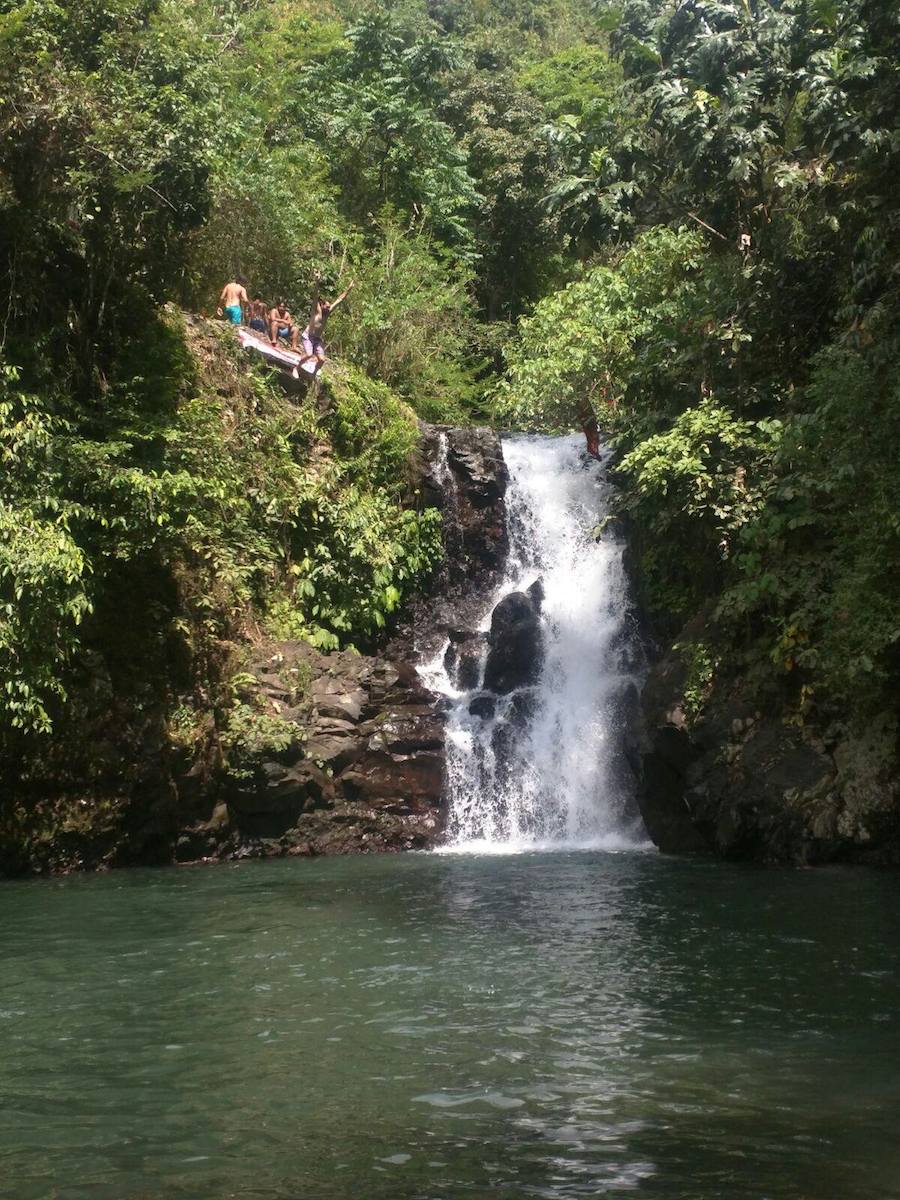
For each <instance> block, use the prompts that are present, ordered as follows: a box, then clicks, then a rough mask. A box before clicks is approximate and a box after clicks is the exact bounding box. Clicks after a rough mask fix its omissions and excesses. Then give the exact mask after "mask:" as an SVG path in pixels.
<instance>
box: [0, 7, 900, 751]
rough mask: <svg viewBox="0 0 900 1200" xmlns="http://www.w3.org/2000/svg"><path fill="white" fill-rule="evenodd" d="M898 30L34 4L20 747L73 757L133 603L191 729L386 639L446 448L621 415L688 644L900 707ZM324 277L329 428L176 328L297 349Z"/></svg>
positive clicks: (839, 14) (18, 570)
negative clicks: (258, 302)
mask: <svg viewBox="0 0 900 1200" xmlns="http://www.w3.org/2000/svg"><path fill="white" fill-rule="evenodd" d="M897 21H898V18H897V13H896V11H895V6H892V5H889V4H885V3H883V0H827V2H826V0H814V2H810V0H779V2H777V3H776V2H774V0H735V2H730V0H721V2H720V0H682V2H679V3H675V2H674V0H625V2H624V3H623V4H621V5H620V6H613V5H609V4H606V3H604V2H603V0H549V2H545V3H542V4H537V3H536V2H534V0H490V2H488V3H484V2H483V0H427V3H426V0H398V2H396V3H391V4H388V5H370V4H367V3H357V2H356V0H330V2H329V0H325V2H324V3H319V4H316V5H313V4H311V3H309V0H215V2H214V3H209V2H208V0H203V2H201V0H178V2H177V3H176V2H175V0H97V3H95V4H93V5H91V6H90V8H89V10H88V9H85V8H84V6H76V5H72V4H68V3H63V2H62V0H57V2H55V3H54V2H47V3H41V4H35V3H33V2H32V0H0V276H2V294H0V368H2V370H0V457H2V462H3V468H4V469H3V477H2V479H0V679H2V686H0V726H2V729H3V730H5V731H6V732H7V733H9V731H10V730H18V731H26V732H27V731H29V730H30V731H41V730H46V729H47V728H49V726H50V725H51V723H52V720H53V718H54V716H55V714H58V713H59V712H61V711H62V710H63V707H64V703H65V695H66V692H67V689H68V688H69V686H70V682H71V679H72V678H73V672H75V673H77V670H78V668H79V664H83V662H84V661H85V656H86V655H88V656H90V655H92V654H93V655H100V657H101V658H102V657H104V656H105V657H106V658H107V659H112V658H113V657H115V656H118V658H119V659H121V658H122V638H121V630H120V629H116V630H114V629H113V628H112V626H113V625H114V624H115V622H112V623H111V622H110V614H114V613H116V612H117V611H123V612H127V613H128V625H129V629H130V630H131V631H132V632H133V635H134V645H135V646H137V647H140V655H141V656H142V658H141V663H142V665H141V666H140V667H138V668H136V671H137V673H138V674H140V675H141V676H142V678H147V677H149V675H153V677H154V678H158V689H157V690H158V693H159V695H160V696H162V697H163V700H162V703H163V704H164V705H168V706H170V707H171V706H177V705H179V704H182V702H183V699H184V694H185V692H186V691H189V690H190V689H191V688H193V689H194V691H195V692H196V693H197V694H198V695H200V694H201V693H203V694H205V689H207V688H208V685H209V682H210V679H211V678H212V676H213V675H214V674H215V669H216V668H215V665H214V660H215V657H216V656H215V646H216V644H217V643H218V642H221V641H222V640H227V639H228V638H229V637H232V636H237V635H238V633H239V631H240V630H241V628H245V627H246V626H247V624H248V622H249V623H250V624H251V625H253V626H254V627H256V628H258V629H260V630H262V631H264V632H267V633H273V634H275V635H285V636H286V635H290V636H302V637H307V638H310V639H311V640H312V641H314V642H315V643H316V644H317V645H319V646H321V647H324V648H328V647H332V646H335V645H342V646H343V645H359V646H363V645H372V644H375V641H376V640H377V638H378V636H379V631H380V630H381V629H382V628H383V627H385V626H386V625H388V624H389V622H390V616H391V613H392V612H393V611H395V610H396V608H397V606H398V605H399V604H400V603H401V602H402V599H403V597H404V595H405V594H407V592H408V590H409V588H411V587H413V586H415V583H416V581H417V580H418V579H420V578H421V577H422V576H423V574H425V573H427V571H428V570H429V569H430V568H431V566H432V565H433V563H434V559H435V554H436V546H437V526H436V518H435V516H434V514H428V513H422V512H420V511H419V510H418V506H417V498H416V497H415V496H414V495H412V494H411V491H410V487H409V484H408V481H407V476H406V469H405V463H406V461H407V458H408V454H409V451H410V448H411V445H412V442H413V439H414V421H415V416H416V415H418V416H422V417H425V418H427V419H430V420H446V421H451V422H464V421H467V420H471V419H481V418H483V417H484V415H485V414H486V413H490V414H491V415H492V418H493V419H494V420H496V421H497V422H498V423H499V424H501V425H507V424H514V425H516V426H519V427H525V428H541V429H554V430H564V429H570V428H572V427H573V426H577V425H578V424H579V423H580V422H581V421H582V420H583V419H584V418H585V417H586V416H588V415H590V414H591V413H593V414H595V415H596V416H597V417H598V418H599V420H600V423H601V425H602V426H603V427H604V428H605V429H607V430H608V432H609V434H610V436H611V438H612V439H613V442H614V444H615V447H616V450H617V455H618V472H619V478H620V481H621V485H622V492H621V495H622V505H623V508H624V509H625V510H626V511H627V513H628V516H629V520H630V522H631V528H632V530H633V535H634V539H635V546H636V548H637V551H638V558H639V561H640V564H641V568H642V569H641V579H642V581H643V590H644V595H643V599H644V603H645V604H646V606H647V607H648V608H649V610H650V611H651V612H652V614H653V616H654V617H655V619H656V621H657V624H658V626H659V628H660V629H662V630H664V631H665V632H666V633H667V634H672V635H675V634H676V633H677V630H678V629H679V628H680V626H681V625H682V624H683V622H684V621H685V620H686V619H687V618H688V617H689V616H691V615H692V614H693V613H695V612H696V611H697V610H698V608H700V607H702V606H706V607H709V605H710V604H711V603H712V605H713V606H714V607H715V610H716V623H717V629H718V634H717V636H718V637H719V638H720V640H721V643H722V645H723V646H725V647H726V651H725V652H724V653H722V652H721V648H718V649H716V651H715V654H714V656H713V657H714V660H715V662H716V663H717V664H722V665H723V669H729V670H733V671H736V672H741V673H743V674H744V675H746V677H747V678H748V679H750V680H753V681H755V682H756V684H757V685H758V686H759V687H760V688H761V689H763V690H764V689H766V688H768V689H773V688H774V689H777V690H779V691H780V694H781V696H782V698H783V699H784V700H785V701H786V703H787V704H788V705H789V706H790V705H794V706H797V707H798V708H803V707H804V706H805V707H806V708H808V707H809V706H810V705H812V704H819V705H821V706H822V708H823V710H826V709H827V707H828V705H829V704H831V703H832V702H834V701H844V700H846V698H847V697H849V696H851V695H852V696H853V697H854V698H855V699H854V702H856V701H857V700H858V701H859V704H860V705H862V707H865V706H869V707H872V706H878V705H879V704H882V703H883V700H884V696H885V695H886V690H887V689H888V686H889V681H890V680H891V679H892V678H896V672H897V668H898V665H900V664H898V654H900V650H898V647H900V627H898V625H897V620H896V595H897V578H898V573H900V529H898V522H897V515H896V505H895V499H894V498H895V497H896V495H897V485H898V483H900V479H898V465H897V462H898V458H897V455H896V453H895V448H896V445H897V434H898V429H897V424H898V419H900V418H898V403H897V395H896V374H897V372H896V367H897V360H898V347H897V334H896V332H895V330H896V326H897V320H896V318H897V309H898V302H897V292H898V276H897V267H896V264H897V261H898V218H897V202H896V194H895V192H896V179H897V178H898V167H900V161H898V159H900V154H898V135H897V126H898V122H897V114H898V73H897V61H898V49H900V44H898V24H897ZM316 270H318V271H320V272H321V273H322V274H323V277H324V285H323V286H324V290H325V291H326V292H328V291H331V290H340V289H341V288H343V287H344V286H346V284H347V282H348V281H349V280H350V279H351V278H355V279H356V280H357V287H356V289H355V291H354V292H353V294H352V297H351V299H350V301H349V302H348V304H347V305H346V306H345V307H344V308H343V309H342V310H340V311H339V313H338V314H336V316H335V317H334V319H333V321H332V322H331V324H330V326H329V344H330V347H331V350H332V351H333V353H334V355H335V359H336V362H337V364H339V365H337V366H336V367H335V369H334V370H333V372H332V374H331V383H330V385H329V387H330V397H329V412H328V414H327V415H326V416H320V415H318V414H317V413H316V411H315V410H314V408H313V406H312V405H311V404H306V405H304V404H299V405H297V404H292V403H288V402H286V401H285V400H284V398H283V397H281V396H279V395H277V394H275V393H273V392H272V391H271V390H270V389H269V388H268V387H267V386H266V385H265V383H264V382H263V381H262V380H261V379H258V378H256V377H255V376H253V374H252V373H250V374H248V373H247V372H246V370H244V369H243V368H239V367H238V366H237V365H236V363H235V362H234V361H233V360H232V357H231V348H230V347H231V343H230V342H229V341H228V340H227V339H225V338H223V339H222V340H221V341H220V343H217V345H218V348H217V349H216V351H215V352H214V353H212V354H211V353H210V351H209V345H210V341H209V338H210V337H211V335H210V334H209V332H208V330H207V331H206V332H203V333H202V334H201V335H199V336H198V335H197V331H196V329H194V328H193V327H192V326H190V325H187V326H186V325H185V323H184V319H183V318H182V317H180V316H179V315H178V309H179V308H181V309H186V310H188V311H193V312H206V313H209V312H211V311H212V310H213V308H214V306H215V303H216V297H217V294H218V291H219V289H220V287H221V285H222V283H223V282H224V281H225V279H227V278H229V277H231V276H232V275H234V274H235V273H238V272H240V273H242V274H244V275H245V276H247V278H248V280H249V284H250V291H251V293H252V292H260V293H261V294H262V295H263V296H264V297H265V298H266V299H267V300H274V299H276V298H277V297H279V296H284V297H286V298H287V300H288V302H289V304H290V305H291V307H292V309H293V311H294V313H295V315H296V316H299V317H300V318H301V319H302V317H303V316H304V315H305V307H306V305H307V304H308V301H309V296H310V291H311V286H312V279H313V273H314V271H316ZM204 329H205V327H204ZM198 355H199V358H198ZM148 581H150V583H148ZM150 584H152V586H151V585H150ZM126 601H127V603H126ZM711 653H712V652H711ZM176 660H177V662H179V663H181V662H182V661H183V660H184V661H189V662H190V663H192V664H193V666H192V670H193V675H191V674H190V672H188V676H187V678H185V676H184V672H183V671H182V672H181V674H180V675H179V676H178V682H177V684H176V682H174V680H175V675H176V674H178V672H176V671H175V668H174V667H173V665H172V664H173V663H174V662H175V661H176ZM710 661H712V659H711V660H710ZM147 663H152V670H151V669H150V667H148V666H147ZM179 670H181V669H180V668H179ZM154 672H155V675H154ZM122 686H126V684H125V683H123V684H122ZM4 736H5V734H4ZM15 736H20V733H16V734H15Z"/></svg>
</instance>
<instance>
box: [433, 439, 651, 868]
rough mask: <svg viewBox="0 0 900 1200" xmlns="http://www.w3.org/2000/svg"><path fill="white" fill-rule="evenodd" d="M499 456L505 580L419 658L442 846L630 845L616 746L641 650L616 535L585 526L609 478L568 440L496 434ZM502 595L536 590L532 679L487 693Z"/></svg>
mask: <svg viewBox="0 0 900 1200" xmlns="http://www.w3.org/2000/svg"><path fill="white" fill-rule="evenodd" d="M503 454H504V458H505V460H506V464H507V468H508V470H509V485H508V489H507V493H506V514H507V527H508V534H509V556H508V559H507V566H506V572H505V577H504V579H503V581H502V583H501V585H500V587H499V589H498V591H497V593H496V594H495V595H494V596H493V597H492V599H491V602H490V604H489V605H488V606H487V608H486V610H485V612H484V613H483V617H482V620H481V623H480V625H479V628H478V629H477V630H472V631H451V637H450V640H449V641H448V642H446V643H445V645H444V647H443V648H442V650H441V651H440V653H439V654H438V655H437V657H436V658H435V659H434V660H432V662H430V663H428V664H427V665H426V666H425V667H423V668H422V674H423V676H424V677H425V679H426V681H427V683H428V684H429V686H430V687H431V688H432V689H433V690H435V691H437V692H439V693H441V694H443V695H444V697H445V698H446V704H447V708H448V712H447V784H446V786H447V788H448V792H449V794H448V805H449V820H448V831H447V846H448V848H456V849H464V850H465V849H467V850H479V849H481V850H493V851H502V850H510V851H515V850H522V849H529V848H530V849H539V848H545V847H557V846H571V847H582V846H584V847H586V846H597V847H605V848H620V847H624V846H631V845H635V844H638V843H642V842H643V841H644V838H645V835H644V833H643V829H642V826H641V823H640V819H639V817H638V816H637V814H636V810H635V808H634V805H633V799H632V794H631V793H632V784H633V779H632V777H631V772H630V767H629V765H628V754H627V748H628V737H629V731H630V734H631V735H632V736H633V732H634V728H635V725H634V720H635V714H636V702H637V695H638V690H637V687H638V683H639V675H640V669H641V660H640V655H639V652H638V651H637V648H636V639H635V638H634V637H633V636H632V634H631V630H630V622H629V619H628V605H627V588H626V578H625V572H624V568H623V564H622V545H621V543H620V542H619V541H618V540H617V539H616V537H615V536H614V535H613V534H612V533H610V532H604V533H603V534H602V535H601V536H597V532H598V531H597V526H598V524H599V523H601V522H602V518H603V516H604V515H605V514H606V513H608V511H609V499H610V485H609V484H608V482H607V481H606V478H605V472H604V469H603V466H602V465H601V464H600V463H597V462H595V461H594V460H593V459H590V458H588V456H587V455H586V453H585V451H584V443H583V441H582V439H581V438H579V437H575V436H573V437H565V438H550V437H532V436H513V437H507V438H505V439H504V440H503ZM535 584H537V585H538V589H537V591H536V589H535V588H534V587H533V586H532V585H535ZM529 588H532V591H531V593H530V594H529V593H528V592H527V589H529ZM541 588H542V590H543V598H542V600H541V597H540V589H541ZM511 593H525V594H524V595H521V596H520V597H519V598H518V599H516V600H514V601H507V605H509V604H511V603H516V604H518V605H519V608H520V610H521V611H523V612H525V613H526V616H527V614H528V612H529V608H528V605H529V604H530V603H531V600H530V598H529V595H530V596H531V597H535V598H536V606H537V605H539V614H540V615H539V617H538V616H537V615H535V616H534V617H533V621H534V623H535V625H536V626H538V632H537V637H538V638H539V641H540V643H541V644H542V649H543V657H542V659H540V658H539V656H537V655H535V656H534V663H535V673H534V677H533V678H531V679H527V680H526V681H525V682H524V683H523V684H521V685H520V686H514V687H512V688H511V689H510V690H504V689H498V690H490V689H488V688H486V687H485V665H486V662H487V659H488V653H489V629H490V626H491V615H492V612H493V610H494V608H495V606H496V605H497V603H498V602H499V601H500V600H502V599H503V598H504V597H509V596H510V595H511ZM526 666H527V664H526Z"/></svg>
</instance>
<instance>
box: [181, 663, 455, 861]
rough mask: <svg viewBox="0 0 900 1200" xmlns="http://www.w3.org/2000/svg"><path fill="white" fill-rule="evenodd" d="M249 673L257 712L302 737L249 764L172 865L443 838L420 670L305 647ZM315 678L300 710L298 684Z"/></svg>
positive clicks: (433, 742)
mask: <svg viewBox="0 0 900 1200" xmlns="http://www.w3.org/2000/svg"><path fill="white" fill-rule="evenodd" d="M270 649H271V652H270V653H269V654H268V656H267V657H266V658H264V659H263V660H261V661H260V662H258V663H256V664H254V665H253V668H252V673H253V674H254V675H255V676H256V679H257V681H258V685H259V686H258V696H257V701H256V702H257V704H258V705H261V706H262V708H263V709H264V710H265V711H267V712H269V713H270V714H271V715H272V716H273V717H277V718H278V719H279V720H281V721H282V722H285V723H286V724H287V725H288V726H291V725H293V726H294V727H295V728H296V736H295V737H292V738H290V739H282V741H284V740H288V742H289V744H288V745H287V747H286V748H284V749H279V750H278V751H277V752H274V753H273V752H271V751H268V752H267V751H266V749H265V747H260V749H259V752H258V753H256V754H253V755H251V756H250V757H249V758H245V759H244V760H243V761H242V762H241V763H240V769H239V770H230V771H229V772H228V773H227V775H226V777H225V779H224V781H223V783H222V789H221V793H222V801H221V802H220V803H218V804H217V805H216V807H215V808H214V810H213V815H212V817H210V818H209V819H208V820H206V821H201V822H198V823H196V824H194V825H193V826H191V827H190V828H188V829H185V830H183V831H182V833H181V835H180V838H179V841H178V845H177V849H176V853H177V857H179V858H180V859H182V860H187V859H193V858H199V857H219V858H223V857H224V858H230V857H239V858H240V857H246V856H259V857H267V856H271V855H276V854H332V853H347V852H353V851H367V850H403V849H413V848H416V849H418V848H423V847H427V846H430V845H431V844H432V843H433V842H434V840H435V839H436V837H437V836H438V834H439V833H440V831H441V829H442V828H443V820H444V814H443V809H442V802H441V793H442V785H443V767H444V757H443V745H444V727H443V718H442V714H441V712H440V708H439V705H438V702H437V701H436V698H435V697H434V696H432V695H431V693H430V692H428V691H427V690H426V689H425V688H424V687H423V686H422V684H421V683H420V682H419V679H418V676H417V675H416V673H415V671H414V670H413V668H412V667H410V666H409V665H408V664H405V663H394V662H389V661H385V660H382V659H376V658H367V657H363V656H360V655H353V654H349V653H345V654H331V655H327V656H325V655H320V654H318V653H317V652H316V651H314V650H313V649H312V648H311V647H309V646H306V645H304V644H303V643H300V642H285V643H281V644H279V645H278V646H276V647H273V648H270ZM298 675H300V676H301V677H303V678H309V677H311V681H310V682H308V683H307V685H306V686H305V687H304V689H303V695H302V696H301V697H300V698H299V699H297V698H296V696H295V692H296V686H295V685H294V683H293V681H295V680H296V678H297V677H298Z"/></svg>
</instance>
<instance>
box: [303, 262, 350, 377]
mask: <svg viewBox="0 0 900 1200" xmlns="http://www.w3.org/2000/svg"><path fill="white" fill-rule="evenodd" d="M314 278H315V286H314V288H313V300H312V308H311V309H310V312H309V321H308V323H307V326H306V328H305V329H304V330H303V358H302V360H301V361H302V362H309V360H310V359H311V358H314V359H315V360H316V370H315V374H316V375H318V373H319V371H320V370H321V369H322V363H323V362H324V361H325V343H324V341H323V340H322V335H323V334H324V332H325V322H326V321H327V320H328V318H329V316H330V315H331V314H332V313H333V312H334V310H335V309H336V308H337V306H338V305H339V304H343V303H344V301H345V300H346V299H347V297H348V296H349V295H350V293H351V292H352V291H353V288H354V287H355V286H356V280H355V279H352V280H351V281H350V284H349V286H348V287H347V288H346V289H345V290H344V291H343V292H341V294H340V295H339V296H338V297H337V298H336V299H334V300H330V301H329V300H322V299H320V297H319V289H320V287H321V284H322V274H321V272H320V271H316V273H315V276H314Z"/></svg>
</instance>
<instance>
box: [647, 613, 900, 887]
mask: <svg viewBox="0 0 900 1200" xmlns="http://www.w3.org/2000/svg"><path fill="white" fill-rule="evenodd" d="M685 633H686V636H688V637H690V636H693V635H694V634H696V630H695V629H693V630H692V629H690V628H689V629H688V630H686V631H685ZM687 674H688V672H687V668H686V666H685V663H684V661H683V659H682V657H681V655H680V654H679V653H677V652H675V651H670V652H669V653H668V654H666V655H664V656H663V657H662V658H661V659H660V660H659V661H658V662H657V663H656V664H655V665H654V666H653V668H652V669H651V671H650V674H649V677H648V679H647V683H646V686H645V688H644V691H643V697H642V708H643V731H642V745H641V754H640V759H641V771H640V775H641V779H640V787H639V801H640V807H641V812H642V815H643V818H644V822H645V824H646V826H647V831H648V832H649V834H650V836H651V838H652V839H653V841H654V842H655V843H656V844H657V845H658V846H659V847H660V849H662V850H663V851H668V852H673V853H684V852H703V853H711V854H717V855H720V856H723V857H727V858H733V859H753V860H758V861H768V862H794V863H799V864H813V863H823V862H835V861H845V862H868V863H900V819H898V807H900V789H898V783H897V775H898V772H897V765H898V755H897V729H896V727H895V726H893V725H892V724H891V723H890V722H889V721H888V720H887V719H881V720H874V721H873V722H871V723H870V724H869V725H868V727H867V728H866V729H864V730H853V729H851V728H848V727H847V726H846V725H845V724H843V723H842V722H840V721H835V722H834V723H833V724H831V725H830V726H828V727H827V728H824V729H823V728H815V727H809V726H807V725H805V724H801V723H799V722H798V720H797V719H796V717H794V718H793V719H792V718H791V717H790V716H789V715H786V714H780V713H779V712H778V711H777V706H776V705H774V704H773V705H771V706H767V710H766V711H765V712H764V711H762V709H761V708H760V706H759V704H758V703H757V702H754V701H752V700H751V699H749V698H748V697H747V695H746V693H745V689H744V688H743V687H742V684H741V681H740V680H739V679H731V680H725V681H721V682H719V683H718V684H716V685H715V686H714V687H713V688H712V690H711V692H710V694H709V695H708V696H707V697H706V699H705V701H704V703H703V706H702V709H701V711H700V713H699V714H698V715H696V716H694V718H693V719H689V717H688V704H687V701H686V697H685V693H686V686H687Z"/></svg>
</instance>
